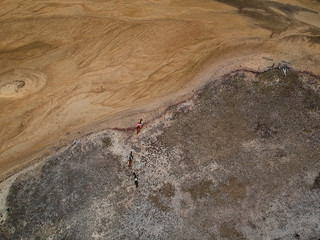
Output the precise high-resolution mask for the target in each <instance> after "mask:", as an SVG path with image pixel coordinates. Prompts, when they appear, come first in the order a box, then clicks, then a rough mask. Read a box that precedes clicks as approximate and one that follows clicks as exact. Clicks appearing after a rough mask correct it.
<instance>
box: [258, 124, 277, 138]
mask: <svg viewBox="0 0 320 240" xmlns="http://www.w3.org/2000/svg"><path fill="white" fill-rule="evenodd" d="M254 132H255V133H256V134H257V135H258V136H259V137H261V138H270V137H273V136H274V135H275V134H276V133H277V132H276V131H273V130H271V129H270V128H269V127H268V126H267V125H266V124H265V123H263V122H261V121H260V120H259V121H258V122H257V125H256V128H255V130H254Z"/></svg>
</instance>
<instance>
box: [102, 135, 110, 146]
mask: <svg viewBox="0 0 320 240" xmlns="http://www.w3.org/2000/svg"><path fill="white" fill-rule="evenodd" d="M102 142H103V143H104V144H105V146H106V147H110V146H111V145H112V141H111V139H110V138H109V137H105V138H104V139H102Z"/></svg>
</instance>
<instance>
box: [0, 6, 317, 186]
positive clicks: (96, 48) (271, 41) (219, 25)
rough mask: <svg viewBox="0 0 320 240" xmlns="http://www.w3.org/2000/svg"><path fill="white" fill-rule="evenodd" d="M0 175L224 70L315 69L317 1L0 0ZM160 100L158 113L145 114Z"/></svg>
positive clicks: (130, 121)
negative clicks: (276, 66)
mask: <svg viewBox="0 0 320 240" xmlns="http://www.w3.org/2000/svg"><path fill="white" fill-rule="evenodd" d="M0 4H1V6H2V7H1V10H0V23H1V24H0V143H1V144H0V179H1V180H3V179H5V178H7V177H8V176H11V175H12V174H13V173H15V172H18V171H19V170H21V169H23V168H25V167H27V166H29V165H30V164H32V163H33V162H36V161H39V159H40V157H41V156H43V155H44V154H50V153H52V152H54V151H55V150H56V149H57V148H59V147H61V146H64V145H66V144H67V143H70V142H71V141H73V140H74V139H77V138H79V137H81V136H83V135H86V134H88V133H90V132H92V131H97V130H101V129H105V128H109V127H111V128H112V127H129V126H133V125H134V124H135V122H136V119H139V118H140V117H146V118H151V116H154V114H157V113H160V112H161V109H163V108H164V107H166V106H168V105H170V104H172V103H175V102H178V101H181V100H182V99H186V98H189V97H190V95H191V94H192V91H193V90H196V89H199V88H200V87H201V86H203V85H204V84H205V83H206V82H208V81H209V79H210V76H217V77H218V76H222V75H224V74H226V73H228V72H230V71H233V70H236V69H246V68H248V69H249V68H250V69H255V70H257V71H262V70H264V69H266V68H267V67H269V66H271V65H272V64H273V63H275V64H278V63H279V62H280V61H286V62H288V63H290V66H291V67H293V68H294V69H296V70H302V71H309V72H312V73H314V74H319V67H318V66H319V62H320V61H319V60H320V55H319V53H320V47H319V36H320V30H319V23H320V21H319V11H320V6H319V3H318V1H306V0H300V1H294V0H283V1H262V0H255V1H251V0H250V1H249V0H248V1H245V0H244V1H229V0H219V1H213V0H210V1H209V0H201V1H199V0H197V1H191V0H187V1H186V0H184V1H151V0H148V1H143V0H135V1H132V0H130V1H125V0H124V1H108V2H100V1H86V0H82V1H59V0H58V1H54V2H52V1H31V0H23V1H19V0H10V1H7V0H1V1H0ZM159 108H161V109H160V110H157V109H159Z"/></svg>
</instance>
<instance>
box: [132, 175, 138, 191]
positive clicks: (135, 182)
mask: <svg viewBox="0 0 320 240" xmlns="http://www.w3.org/2000/svg"><path fill="white" fill-rule="evenodd" d="M133 176H134V184H135V185H136V188H137V187H138V177H137V174H136V173H133Z"/></svg>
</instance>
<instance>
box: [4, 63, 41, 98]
mask: <svg viewBox="0 0 320 240" xmlns="http://www.w3.org/2000/svg"><path fill="white" fill-rule="evenodd" d="M46 83H47V76H46V75H45V74H44V73H41V72H38V71H35V70H30V69H17V70H14V71H10V72H7V73H5V74H2V75H1V76H0V98H21V97H25V96H28V95H30V94H33V93H35V92H38V91H40V90H41V89H43V88H44V87H45V85H46Z"/></svg>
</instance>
